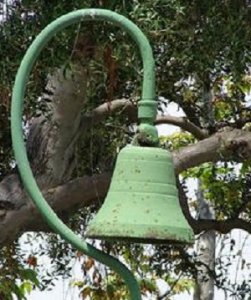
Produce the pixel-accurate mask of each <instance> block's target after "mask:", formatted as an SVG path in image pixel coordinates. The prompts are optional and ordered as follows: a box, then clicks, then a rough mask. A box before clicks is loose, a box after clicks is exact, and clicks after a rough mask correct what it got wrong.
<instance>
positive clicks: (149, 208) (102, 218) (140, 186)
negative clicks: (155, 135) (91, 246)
mask: <svg viewBox="0 0 251 300" xmlns="http://www.w3.org/2000/svg"><path fill="white" fill-rule="evenodd" d="M86 236H87V237H91V238H99V239H105V240H118V239H122V240H128V241H130V242H139V243H148V244H149V243H162V244H164V243H193V241H194V239H193V231H192V229H191V227H190V226H189V224H188V223H187V221H186V219H185V217H184V215H183V213H182V211H181V208H180V205H179V199H178V191H177V188H176V179H175V175H174V167H173V162H172V157H171V154H170V152H168V151H167V150H164V149H161V148H154V147H138V146H131V145H129V146H126V147H125V148H124V149H122V150H121V152H120V153H119V155H118V158H117V162H116V167H115V171H114V173H113V178H112V182H111V185H110V188H109V192H108V195H107V198H106V200H105V202H104V204H103V206H102V207H101V209H100V210H99V212H98V213H97V215H96V216H95V218H94V219H93V221H92V222H91V223H90V225H89V226H88V229H87V232H86Z"/></svg>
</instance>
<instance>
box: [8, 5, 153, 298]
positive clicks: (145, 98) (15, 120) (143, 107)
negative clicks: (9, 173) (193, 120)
mask: <svg viewBox="0 0 251 300" xmlns="http://www.w3.org/2000/svg"><path fill="white" fill-rule="evenodd" d="M84 20H93V21H96V20H101V21H103V20H105V21H109V22H112V23H114V24H116V25H117V26H120V27H121V28H123V29H124V30H125V31H126V32H128V33H129V34H130V35H131V37H132V38H133V40H134V41H135V42H136V43H137V45H138V47H139V49H140V53H141V56H142V59H143V67H144V75H143V76H144V80H143V92H142V99H141V101H139V113H138V117H139V120H140V126H139V131H143V132H146V133H147V134H148V135H150V137H152V138H153V139H156V134H157V133H156V129H155V127H154V126H153V122H154V120H155V117H156V100H155V73H154V60H153V56H152V50H151V47H150V45H149V42H148V40H147V39H146V37H145V36H144V34H143V33H142V31H141V30H140V29H139V28H138V27H137V26H136V25H135V24H134V23H132V22H131V21H129V20H128V19H127V18H125V17H123V16H121V15H119V14H117V13H115V12H112V11H108V10H103V9H81V10H77V11H74V12H71V13H68V14H66V15H63V16H62V17H60V18H58V19H56V20H55V21H53V22H52V23H50V24H49V25H48V26H47V27H46V28H44V30H43V31H42V32H41V33H40V34H39V35H38V36H37V37H36V39H35V40H34V41H33V43H32V44H31V46H30V47H29V49H28V51H27V52H26V54H25V56H24V58H23V60H22V62H21V65H20V67H19V70H18V72H17V75H16V80H15V84H14V88H13V95H12V106H11V134H12V144H13V149H14V155H15V158H16V162H17V165H18V168H19V172H20V176H21V178H22V181H23V184H24V186H25V189H26V191H27V192H28V194H29V196H30V197H31V199H32V200H33V202H34V203H35V205H36V206H37V208H38V210H39V211H40V213H41V214H42V215H43V217H44V219H45V220H46V221H47V223H48V224H49V226H50V227H51V228H52V229H53V230H54V231H55V232H57V233H58V234H60V235H61V237H62V238H64V239H65V240H67V241H68V242H69V243H71V244H72V245H73V246H74V247H76V248H77V249H78V250H80V251H82V252H83V253H85V254H86V255H89V256H91V257H93V258H94V259H96V260H98V261H99V262H101V263H103V264H105V265H107V266H109V267H110V268H112V269H113V270H114V271H116V272H117V273H118V274H119V275H120V276H121V277H122V278H123V279H124V281H125V283H126V284H127V286H128V288H129V290H130V296H131V299H133V300H140V299H141V294H140V289H139V286H138V283H137V281H136V279H135V278H134V276H133V274H132V273H131V272H130V271H129V269H128V268H127V267H126V266H125V265H123V264H122V263H121V262H120V261H119V260H117V259H116V258H114V257H112V256H110V255H108V254H106V253H104V252H102V251H100V250H98V249H96V248H95V247H93V246H91V245H90V244H88V243H86V242H85V241H83V240H82V239H81V238H80V237H78V236H77V235H76V234H75V233H74V232H73V231H72V230H71V229H70V228H68V227H67V226H66V225H65V224H64V223H63V222H62V221H61V220H60V219H59V218H58V217H57V215H56V214H55V213H54V211H53V210H52V209H51V207H50V206H49V205H48V203H47V202H46V200H45V199H44V198H43V195H42V193H41V191H40V189H39V188H38V186H37V183H36V180H35V178H34V176H33V174H32V171H31V168H30V165H29V161H28V158H27V152H26V148H25V142H24V138H23V129H22V113H23V101H24V94H25V88H26V84H27V81H28V77H29V75H30V72H31V69H32V67H33V65H34V63H35V60H36V59H37V57H38V56H39V54H40V52H41V51H42V49H43V48H44V46H45V45H46V44H47V42H48V41H49V40H50V39H51V38H52V37H53V36H54V35H55V34H56V33H58V32H59V31H60V30H62V29H64V28H65V27H67V26H69V25H71V24H73V23H76V22H80V21H84Z"/></svg>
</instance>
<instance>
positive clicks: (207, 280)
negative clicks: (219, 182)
mask: <svg viewBox="0 0 251 300" xmlns="http://www.w3.org/2000/svg"><path fill="white" fill-rule="evenodd" d="M197 202H198V215H199V218H201V219H214V211H213V208H212V206H210V204H209V203H208V202H207V201H206V200H205V199H204V195H203V191H202V188H201V184H200V181H199V180H198V191H197ZM196 246H197V247H196V248H197V263H199V266H198V267H197V271H198V273H197V278H196V285H195V291H194V297H193V300H213V299H214V279H213V276H212V274H213V273H214V268H215V232H214V231H213V230H210V231H207V232H203V233H202V234H200V235H199V237H198V240H197V241H196Z"/></svg>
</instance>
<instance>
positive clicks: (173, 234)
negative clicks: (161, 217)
mask: <svg viewBox="0 0 251 300" xmlns="http://www.w3.org/2000/svg"><path fill="white" fill-rule="evenodd" d="M85 236H86V237H87V238H91V239H99V240H105V241H107V242H115V241H124V242H128V243H136V244H159V245H160V244H163V245H164V244H172V245H184V244H193V243H194V234H193V232H192V230H191V229H190V228H178V227H172V226H170V225H169V226H168V227H167V226H151V227H150V226H149V225H142V224H141V225H135V224H134V225H128V224H119V226H116V227H115V226H113V225H111V224H109V223H106V224H97V223H95V224H93V225H92V224H90V226H89V227H88V229H87V233H86V235H85Z"/></svg>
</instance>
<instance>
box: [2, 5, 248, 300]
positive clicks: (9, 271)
mask: <svg viewBox="0 0 251 300" xmlns="http://www.w3.org/2000/svg"><path fill="white" fill-rule="evenodd" d="M1 5H2V4H0V7H1ZM83 7H84V8H87V7H101V8H107V9H112V10H114V11H117V12H119V13H121V14H123V15H125V16H127V17H129V18H130V19H131V20H132V21H134V22H135V23H136V24H137V25H138V26H139V27H140V28H142V30H143V31H144V32H145V33H146V35H147V36H148V37H149V39H150V40H151V43H152V46H153V49H154V55H155V58H156V71H157V85H158V94H159V95H160V96H163V97H165V99H167V101H168V102H170V101H173V102H175V103H177V104H178V105H179V106H180V107H182V109H183V110H184V111H185V113H186V115H187V117H188V118H189V120H190V121H191V122H193V123H194V124H196V125H198V126H199V127H200V128H202V129H207V130H208V131H209V133H210V134H211V133H214V132H216V131H218V130H219V129H221V128H224V127H225V126H232V127H236V128H243V126H247V124H248V122H250V121H251V113H250V109H249V108H248V106H247V103H246V101H245V93H247V92H249V91H250V83H251V79H250V75H249V67H250V65H249V64H250V57H251V55H250V53H251V51H250V50H251V42H250V34H251V23H250V22H251V21H250V20H251V18H250V15H251V13H250V10H249V9H248V8H247V6H246V1H236V0H235V1H232V0H231V1H230V0H227V1H225V0H224V1H223V0H221V1H219V0H217V1H216V0H213V1H205V0H203V1H197V0H193V1H184V0H170V1H164V0H154V1H149V0H147V1H140V0H130V1H114V0H113V1H112V0H111V1H103V0H99V1H95V0H77V1H76V0H60V1H58V0H55V1H47V0H36V1H31V0H23V1H17V0H16V1H12V2H11V3H9V4H8V10H7V11H6V14H5V19H4V20H3V21H2V23H1V24H0V39H1V44H0V53H1V59H0V70H1V72H0V79H1V80H0V82H1V83H0V129H1V130H0V179H2V178H4V176H5V175H6V174H8V173H9V172H11V171H12V168H13V157H12V150H11V141H10V127H9V112H10V96H11V88H12V86H13V82H14V77H15V73H16V70H17V68H18V66H19V63H20V61H21V58H22V56H23V54H24V52H25V50H26V49H27V48H28V46H29V44H30V43H31V40H33V39H34V37H35V36H36V35H37V34H38V32H39V31H40V30H41V29H42V28H44V27H45V26H46V25H47V24H48V23H49V22H51V21H52V20H54V19H55V18H56V17H58V16H60V15H62V14H64V13H66V12H70V11H72V10H74V9H78V8H83ZM219 28H220V30H219ZM76 62H77V63H79V64H82V65H84V66H85V68H86V69H87V71H88V75H89V76H88V82H87V87H88V91H87V96H88V99H89V102H88V103H86V104H85V106H84V107H83V113H85V112H87V111H90V110H91V109H93V108H95V107H96V106H97V105H99V104H100V103H101V100H102V101H103V102H104V101H106V102H109V101H111V100H112V99H115V98H122V97H125V98H132V99H136V100H137V99H138V97H139V89H140V81H141V64H140V61H139V56H138V53H135V51H134V45H133V43H132V41H131V39H130V37H128V36H127V35H125V34H124V33H123V32H121V30H119V29H118V28H114V27H113V26H111V25H110V24H104V23H102V22H101V23H100V24H95V25H93V24H92V23H86V24H81V23H80V24H78V25H77V26H71V27H69V28H68V29H66V30H65V31H64V32H62V33H60V34H58V35H57V37H55V38H54V39H53V41H52V42H50V43H49V45H48V47H47V48H46V49H45V50H44V51H43V53H42V54H41V55H40V58H39V61H38V63H37V64H36V66H35V68H34V70H33V72H32V74H31V77H30V78H29V82H28V92H27V96H26V107H25V117H24V122H25V123H27V124H28V123H29V120H30V118H31V117H32V116H38V115H39V114H43V113H45V112H46V110H47V109H48V107H47V106H46V103H43V102H41V101H37V98H38V96H39V95H41V93H42V92H43V91H44V88H45V82H46V78H47V74H49V73H50V72H52V71H53V70H54V69H55V68H56V67H62V66H63V67H64V68H71V67H72V65H73V64H74V63H76ZM209 91H210V92H212V93H213V101H212V102H211V103H209V102H208V101H206V97H205V95H206V94H208V93H209ZM160 102H161V101H160ZM122 122H123V123H124V124H125V125H123V126H121V124H122ZM128 128H129V120H128V119H127V118H126V117H125V116H123V115H122V114H119V113H118V114H117V115H116V116H115V117H110V118H109V119H108V120H106V121H105V122H104V123H102V124H100V125H99V126H97V127H95V128H93V129H92V130H91V132H90V133H89V135H87V136H85V137H84V139H83V140H82V142H81V143H80V144H79V145H78V149H77V161H78V168H77V169H76V170H74V172H73V174H72V176H73V177H75V176H78V175H80V174H89V175H91V174H93V173H101V172H103V171H105V170H111V169H112V168H113V164H114V160H115V156H116V152H117V149H118V148H120V147H121V146H122V145H123V144H126V143H127V142H128V141H130V139H131V136H132V133H133V130H131V129H130V130H129V129H128ZM161 142H162V143H163V145H165V146H166V145H168V147H169V148H170V149H171V150H175V149H179V148H180V147H184V146H187V145H189V144H193V143H195V142H196V141H195V138H194V137H192V136H191V134H187V133H184V132H180V133H178V134H175V135H173V136H170V137H168V138H166V137H163V138H162V139H161ZM90 153H91V154H90ZM249 173H250V162H246V163H244V164H242V165H240V164H237V162H236V160H235V157H233V160H232V161H230V162H226V161H224V157H223V158H222V161H220V162H218V163H217V164H212V163H207V164H204V165H201V166H198V167H196V168H193V169H191V170H187V171H185V172H184V173H183V174H182V177H183V179H184V180H185V179H189V178H200V179H201V182H202V187H203V189H204V191H205V197H206V199H207V200H209V201H211V203H213V205H214V206H215V209H216V212H217V214H216V218H217V219H219V220H223V219H226V218H232V217H234V215H235V214H236V213H237V212H239V211H241V210H243V208H244V207H243V206H245V205H246V204H245V203H247V201H246V199H247V197H248V191H249V188H250V184H251V183H250V177H249V175H248V174H249ZM101 200H102V199H101ZM190 204H191V207H192V208H196V201H194V199H192V201H191V203H190ZM99 205H100V204H99ZM99 205H96V206H99ZM97 208H98V207H91V208H88V209H87V210H84V209H81V208H80V209H79V210H78V212H77V213H75V214H73V215H71V216H70V217H69V216H67V218H66V219H67V220H68V223H69V224H71V225H72V227H73V229H74V230H76V231H77V232H78V233H79V234H84V229H85V224H86V223H87V222H88V220H89V219H88V218H89V217H87V216H88V215H90V214H92V213H94V212H95V211H96V209H97ZM250 216H251V206H250V204H248V205H247V207H245V211H244V212H243V217H244V218H245V219H246V220H247V221H250ZM46 239H47V241H46V243H44V244H43V243H40V247H39V249H36V250H34V249H33V250H32V251H31V254H30V255H31V256H30V260H29V261H30V263H31V262H32V264H31V265H30V266H29V268H26V267H27V263H26V262H25V261H26V258H25V256H24V254H23V253H22V250H20V249H19V247H20V245H19V244H18V243H15V244H14V245H13V246H10V247H6V248H4V249H2V250H1V252H2V253H1V256H0V279H1V280H0V282H1V283H0V295H1V293H6V294H4V297H5V299H8V297H9V299H10V297H11V293H15V294H16V295H17V296H18V297H19V298H20V299H25V295H26V294H27V292H29V291H30V289H31V288H32V287H33V285H36V286H37V285H38V281H37V278H36V275H35V272H34V270H35V271H36V272H38V274H39V275H40V277H41V278H40V281H41V284H40V287H41V288H45V287H47V286H48V285H50V284H52V283H53V277H54V276H61V275H65V276H66V275H67V274H69V268H70V267H69V262H70V261H71V259H72V257H76V253H75V252H74V251H73V249H71V247H70V246H69V245H67V244H66V243H65V242H63V241H62V240H61V239H60V238H58V237H56V236H55V235H51V234H49V235H46ZM225 242H226V241H225ZM231 243H232V242H230V245H231ZM222 245H225V244H224V243H223V242H222ZM102 248H103V249H104V250H106V251H108V252H110V253H112V254H114V255H116V256H120V257H123V259H124V260H125V262H126V263H127V264H128V265H129V266H130V268H132V270H133V271H134V272H135V273H136V274H137V276H138V278H146V279H145V280H142V282H141V288H142V293H148V294H151V296H152V297H157V295H158V290H157V285H156V280H157V279H158V278H162V279H164V280H165V282H166V283H167V284H168V293H167V294H166V299H168V297H171V296H172V295H174V294H178V293H180V292H182V291H184V290H189V291H190V290H191V289H192V287H193V278H194V277H195V273H196V263H197V261H196V254H195V253H193V251H192V250H191V249H185V250H186V251H182V250H181V249H178V250H177V249H175V248H173V247H161V246H158V247H152V248H151V249H150V250H149V249H148V248H142V247H139V246H131V247H130V248H129V246H128V245H119V244H118V245H113V246H112V247H110V246H109V245H107V244H102ZM16 251H18V253H19V254H18V255H17V254H16ZM231 251H234V250H233V249H231ZM191 253H192V254H191ZM43 255H48V256H49V257H50V258H51V263H52V265H53V266H54V268H53V272H48V273H44V271H43V270H42V269H40V268H39V266H36V265H34V259H35V258H37V259H38V260H39V259H40V257H41V256H43ZM135 257H137V258H138V260H137V261H140V264H139V265H138V264H136V262H135V260H134V258H135ZM31 258H33V260H32V259H31ZM77 259H80V260H81V262H82V264H83V277H84V278H83V281H80V282H75V283H74V285H75V286H78V287H79V288H80V292H81V295H82V298H83V299H85V298H86V299H87V296H90V295H91V298H92V299H95V297H97V299H100V298H101V297H102V299H106V298H107V299H108V297H110V298H112V299H116V297H117V299H126V297H127V294H126V293H127V291H125V289H124V287H123V285H122V282H121V280H120V278H118V277H117V276H116V275H115V274H114V273H112V272H111V271H109V270H103V269H102V268H101V267H100V265H98V264H96V263H95V262H93V261H92V260H90V259H88V258H86V257H85V258H83V257H82V256H79V254H77ZM229 263H230V264H231V262H229V261H227V262H226V261H224V259H222V258H221V257H219V260H218V261H217V268H218V269H217V268H216V271H215V274H214V278H215V282H216V285H217V286H218V287H219V288H223V289H225V290H227V289H228V288H231V291H232V293H233V295H234V293H235V295H237V296H239V298H240V299H245V293H248V292H250V291H249V289H250V288H249V287H248V284H249V283H248V282H247V281H245V282H244V281H243V282H242V283H241V284H234V285H233V284H232V283H231V282H227V281H226V280H224V278H226V274H227V267H228V264H229ZM114 286H115V287H116V289H115V288H114ZM243 295H244V296H243ZM98 297H99V298H98Z"/></svg>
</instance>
